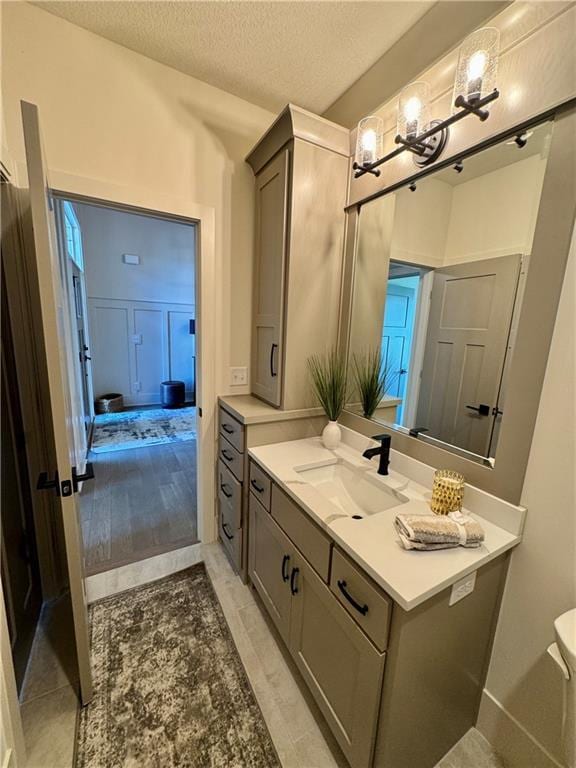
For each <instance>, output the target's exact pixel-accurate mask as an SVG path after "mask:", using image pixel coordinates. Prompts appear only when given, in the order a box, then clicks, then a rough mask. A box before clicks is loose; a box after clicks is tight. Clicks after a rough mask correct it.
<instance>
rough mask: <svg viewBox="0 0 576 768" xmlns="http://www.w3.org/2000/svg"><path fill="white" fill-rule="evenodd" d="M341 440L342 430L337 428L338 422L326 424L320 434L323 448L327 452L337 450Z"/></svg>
mask: <svg viewBox="0 0 576 768" xmlns="http://www.w3.org/2000/svg"><path fill="white" fill-rule="evenodd" d="M341 439H342V430H341V429H340V427H339V426H338V422H337V421H329V422H328V424H326V426H325V427H324V431H323V432H322V442H323V443H324V448H328V450H330V451H333V450H334V448H338V446H339V445H340V440H341Z"/></svg>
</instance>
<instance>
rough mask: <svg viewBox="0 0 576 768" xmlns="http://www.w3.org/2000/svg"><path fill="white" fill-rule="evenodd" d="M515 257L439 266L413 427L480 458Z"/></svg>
mask: <svg viewBox="0 0 576 768" xmlns="http://www.w3.org/2000/svg"><path fill="white" fill-rule="evenodd" d="M520 264H521V258H520V256H518V255H512V256H503V257H499V258H493V259H484V260H481V261H475V262H472V263H470V264H457V265H455V266H452V267H445V268H442V269H438V270H436V271H435V273H434V284H433V289H432V299H431V305H430V316H429V321H428V333H427V338H426V353H425V356H424V364H423V367H422V381H421V384H420V398H419V401H418V410H417V416H416V419H417V422H418V424H421V425H423V426H424V427H426V428H427V429H428V434H429V435H430V436H431V437H437V438H438V439H439V440H443V441H444V442H447V443H451V444H452V445H456V446H458V447H459V448H464V449H465V450H468V451H471V452H472V453H477V454H481V455H487V452H488V448H489V443H490V437H491V434H492V428H493V423H494V417H495V415H496V409H497V407H498V392H499V388H500V381H501V376H502V368H503V365H504V358H505V355H506V349H507V345H508V337H509V332H510V323H511V320H512V312H513V308H514V299H515V295H516V289H517V285H518V276H519V273H520Z"/></svg>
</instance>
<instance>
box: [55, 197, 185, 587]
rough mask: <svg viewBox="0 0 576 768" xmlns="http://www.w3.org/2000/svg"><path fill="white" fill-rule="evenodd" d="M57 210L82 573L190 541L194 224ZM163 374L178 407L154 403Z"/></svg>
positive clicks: (133, 213)
mask: <svg viewBox="0 0 576 768" xmlns="http://www.w3.org/2000/svg"><path fill="white" fill-rule="evenodd" d="M56 210H57V220H58V222H59V226H58V234H59V247H60V258H61V260H62V262H63V267H62V269H63V271H64V272H65V274H66V280H65V282H66V285H67V287H68V294H69V297H68V308H69V320H70V334H69V338H70V342H71V350H70V359H71V362H72V364H73V366H74V368H75V371H76V375H75V385H76V388H77V393H76V397H73V400H74V401H75V402H76V409H77V410H78V411H82V414H79V415H78V417H79V419H80V420H82V421H83V423H84V424H85V425H87V429H86V427H85V431H86V433H87V436H88V438H87V439H88V442H87V446H86V448H87V450H86V456H85V457H84V458H85V460H86V461H87V462H88V463H89V465H90V469H89V472H91V471H93V473H94V479H93V480H91V482H89V483H85V484H84V487H83V488H82V491H81V494H80V519H81V527H82V537H83V544H84V562H85V571H86V575H87V576H92V575H95V574H99V573H102V572H105V571H109V570H113V569H115V568H119V567H121V566H125V565H128V564H131V563H136V562H139V561H141V560H146V559H148V558H150V557H154V556H158V555H165V554H167V553H169V552H172V551H174V550H177V549H181V548H183V547H187V546H190V545H193V544H196V543H197V542H198V541H199V536H198V520H197V508H198V505H197V439H196V438H197V428H196V416H197V413H196V337H195V334H196V325H197V323H196V321H197V316H196V307H197V302H196V282H197V281H196V238H197V231H196V230H197V224H196V223H195V222H193V221H190V220H186V219H181V218H177V217H171V216H166V215H160V214H154V213H152V212H149V211H143V210H138V209H134V208H127V207H124V206H119V205H117V204H108V203H104V202H101V201H95V200H89V199H86V198H82V199H80V198H75V197H73V196H68V197H67V196H64V195H63V194H62V195H60V194H59V195H58V196H57V209H56ZM163 382H172V383H173V384H174V386H170V387H168V389H169V390H170V391H171V392H172V391H173V390H174V389H176V390H177V391H179V392H180V393H181V396H180V399H177V400H176V405H177V407H175V408H170V409H168V408H165V407H163V406H165V405H166V402H164V403H163V401H162V398H163V392H164V397H165V392H166V390H167V388H166V387H163V386H162V383H163ZM176 382H177V385H176V384H175V383H176ZM170 402H171V403H172V402H173V400H170Z"/></svg>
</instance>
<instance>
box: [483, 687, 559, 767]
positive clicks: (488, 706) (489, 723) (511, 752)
mask: <svg viewBox="0 0 576 768" xmlns="http://www.w3.org/2000/svg"><path fill="white" fill-rule="evenodd" d="M476 727H477V728H478V730H479V731H480V733H481V734H482V735H483V736H484V737H485V738H486V739H488V741H489V742H490V743H491V744H492V746H493V747H494V749H495V750H496V751H497V752H498V754H500V755H501V756H502V758H503V760H504V762H505V764H506V766H507V768H526V766H528V765H529V766H530V768H566V767H565V766H564V765H563V764H562V763H559V762H558V760H557V758H555V757H554V755H552V754H550V752H549V751H548V750H547V749H546V748H545V747H544V746H542V744H540V742H539V741H537V740H536V739H535V738H534V736H532V734H530V733H529V732H528V731H527V730H526V728H524V726H523V725H522V723H520V722H519V721H518V720H516V718H515V717H514V716H513V715H512V714H511V713H510V712H508V710H507V709H506V708H505V707H503V706H502V704H501V703H500V702H499V701H498V700H497V699H495V698H494V696H493V695H492V694H491V693H490V692H489V691H487V690H486V689H484V690H483V691H482V700H481V702H480V712H479V713H478V723H477V724H476Z"/></svg>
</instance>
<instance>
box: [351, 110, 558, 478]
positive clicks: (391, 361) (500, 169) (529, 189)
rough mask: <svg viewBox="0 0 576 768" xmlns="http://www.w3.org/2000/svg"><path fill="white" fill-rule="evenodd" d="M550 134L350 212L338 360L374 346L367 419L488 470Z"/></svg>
mask: <svg viewBox="0 0 576 768" xmlns="http://www.w3.org/2000/svg"><path fill="white" fill-rule="evenodd" d="M552 130H553V126H552V124H551V123H550V122H545V123H542V124H541V125H538V126H534V127H532V128H531V129H530V130H529V131H528V132H527V134H526V138H527V141H526V142H525V143H523V144H522V146H519V145H518V144H517V142H516V141H514V139H513V138H509V139H505V140H503V141H502V142H500V143H499V144H496V145H494V146H492V147H490V148H488V149H485V150H482V151H480V152H477V153H475V154H474V155H471V156H470V157H467V158H465V159H464V161H463V163H462V164H461V165H459V166H458V167H453V166H446V167H444V168H441V169H439V170H436V171H433V172H432V173H430V174H429V175H426V176H425V177H423V178H419V179H418V180H417V183H416V184H415V185H412V186H410V187H408V186H404V187H401V188H399V189H395V190H393V191H391V192H388V193H385V194H383V195H382V196H381V197H379V198H376V199H373V200H370V201H368V202H366V203H364V204H362V206H361V208H360V213H359V218H358V238H357V246H356V252H355V260H354V272H353V282H352V286H351V288H352V291H353V295H352V311H351V317H350V326H349V341H348V345H349V346H348V353H349V355H353V354H358V353H361V352H362V350H364V349H373V348H374V347H378V348H380V349H381V352H382V358H383V360H384V364H386V365H387V366H388V368H389V369H391V371H392V374H393V375H392V376H391V377H390V378H391V379H392V380H391V381H388V382H387V384H388V386H387V389H386V395H387V398H388V399H389V400H390V401H391V402H394V410H393V413H394V415H393V416H392V409H391V408H388V409H383V408H380V409H377V410H376V411H375V412H374V414H373V416H372V419H373V420H374V421H376V422H378V423H380V424H382V423H383V424H385V425H387V426H392V427H395V428H397V427H401V428H404V429H407V430H409V431H410V433H411V435H412V436H415V435H417V436H418V437H420V438H421V439H428V438H433V439H434V440H440V441H442V443H443V447H445V448H446V449H447V450H450V448H451V446H453V448H454V451H455V452H462V451H465V452H466V454H467V456H468V457H469V458H471V459H476V460H481V461H482V463H486V459H488V461H490V462H492V461H495V460H496V452H497V445H498V438H499V431H500V423H501V421H503V420H504V419H505V418H506V416H505V412H506V403H505V397H506V382H507V371H508V368H509V365H510V358H511V356H512V355H513V350H514V347H515V337H516V328H517V326H518V322H519V316H520V309H521V306H522V300H523V291H524V289H523V286H524V284H525V281H526V274H527V270H529V269H530V259H531V258H532V257H531V255H530V254H531V252H532V242H533V238H534V231H535V227H536V220H537V217H538V209H539V205H540V196H541V193H542V185H543V181H544V174H545V170H546V165H547V159H548V152H549V147H550V139H551V135H552ZM410 276H414V277H415V278H416V276H417V278H416V279H413V280H412V278H411V277H410ZM404 278H407V279H404ZM392 398H395V399H394V400H393V401H392ZM348 409H349V410H351V411H352V412H353V413H357V412H358V407H357V406H356V404H355V403H350V404H348Z"/></svg>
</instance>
